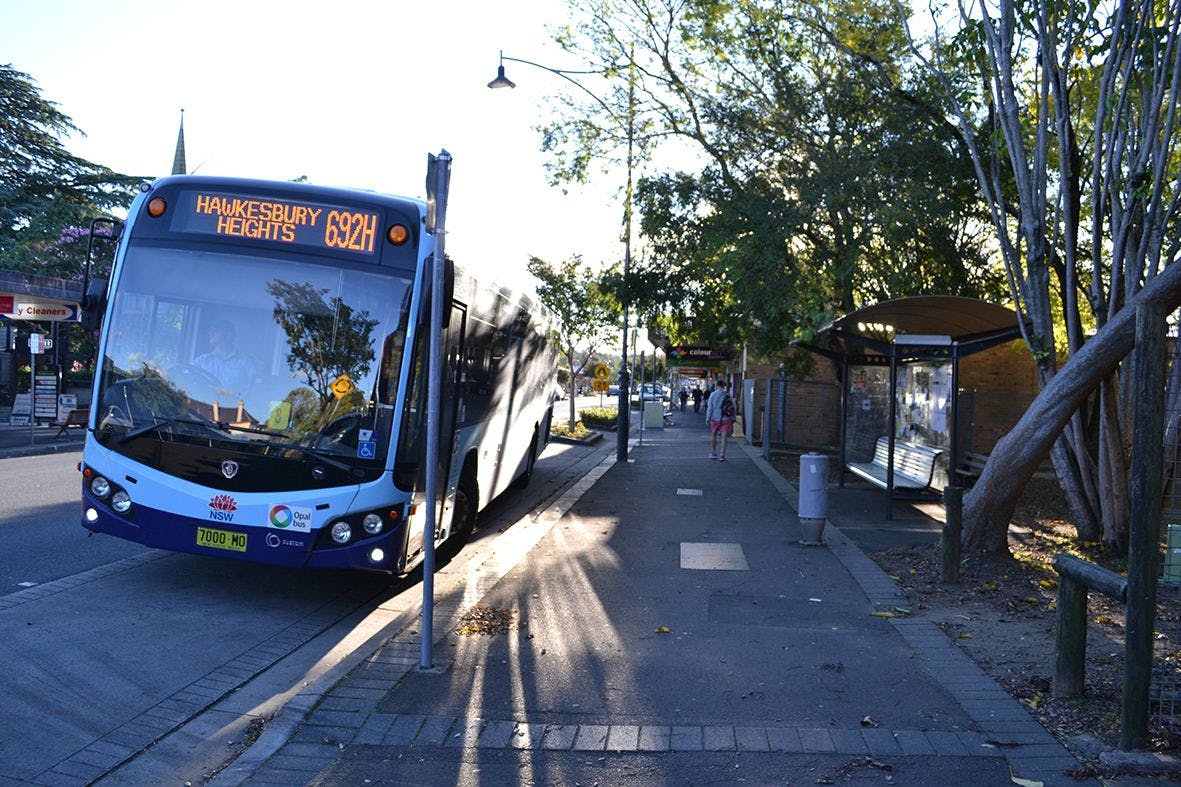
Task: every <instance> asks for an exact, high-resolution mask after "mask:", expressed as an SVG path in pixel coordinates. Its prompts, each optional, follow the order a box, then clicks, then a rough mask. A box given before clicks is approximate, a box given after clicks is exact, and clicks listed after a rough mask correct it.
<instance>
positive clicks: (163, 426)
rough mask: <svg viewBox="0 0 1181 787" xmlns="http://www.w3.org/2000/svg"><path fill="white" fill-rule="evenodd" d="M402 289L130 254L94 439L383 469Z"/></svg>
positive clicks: (366, 278) (239, 263)
mask: <svg viewBox="0 0 1181 787" xmlns="http://www.w3.org/2000/svg"><path fill="white" fill-rule="evenodd" d="M198 271H199V272H200V273H199V275H195V273H196V272H198ZM194 279H197V281H196V282H195V281H194ZM205 283H210V284H209V285H208V286H207V287H204V288H200V289H198V287H197V286H196V285H198V284H201V285H204V284H205ZM408 285H409V282H408V281H406V280H405V279H400V278H394V277H391V276H389V275H385V274H379V273H373V272H370V271H359V270H351V269H341V268H338V267H330V266H326V265H315V264H309V263H306V262H295V261H291V260H286V259H273V258H263V257H243V256H240V255H234V256H230V255H224V254H215V253H207V252H200V251H189V250H180V249H159V248H133V249H132V250H131V251H130V252H129V253H128V255H127V258H126V260H125V262H124V265H123V268H122V271H121V274H120V279H119V282H118V284H117V288H116V293H115V299H114V304H113V308H112V313H111V319H110V323H109V328H108V336H107V345H106V354H105V357H104V359H103V375H102V379H101V381H100V385H101V392H100V398H99V401H100V403H101V412H100V416H99V436H100V438H104V437H105V438H110V437H124V438H126V439H141V440H142V439H160V438H161V436H162V435H164V434H167V435H168V437H169V439H186V438H202V439H210V438H216V439H218V440H222V441H225V440H233V441H238V442H248V443H251V444H260V443H261V444H268V443H269V444H271V445H275V446H276V447H279V446H284V445H285V446H291V445H298V446H300V447H304V448H308V449H314V450H316V451H320V452H327V453H331V454H334V455H339V456H342V457H349V458H353V459H362V460H382V459H384V457H385V454H386V452H387V449H388V441H389V432H390V425H391V424H392V420H393V406H394V403H395V402H394V393H395V391H396V388H397V385H396V381H397V378H398V372H399V367H400V365H401V360H402V353H401V348H402V347H403V346H404V340H405V326H406V315H405V301H406V300H407V299H408V292H409V286H408ZM379 341H380V342H382V344H381V345H378V342H379ZM203 424H208V427H204V426H203ZM227 427H229V428H228V429H227ZM108 444H110V443H109V442H108Z"/></svg>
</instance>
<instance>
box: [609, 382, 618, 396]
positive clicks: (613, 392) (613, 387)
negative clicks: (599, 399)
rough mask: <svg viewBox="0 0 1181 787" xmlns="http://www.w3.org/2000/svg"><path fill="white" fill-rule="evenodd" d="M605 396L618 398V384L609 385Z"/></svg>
mask: <svg viewBox="0 0 1181 787" xmlns="http://www.w3.org/2000/svg"><path fill="white" fill-rule="evenodd" d="M607 395H608V396H614V397H615V398H617V399H618V398H619V383H611V385H610V386H608V387H607Z"/></svg>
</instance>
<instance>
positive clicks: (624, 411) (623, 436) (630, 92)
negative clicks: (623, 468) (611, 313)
mask: <svg viewBox="0 0 1181 787" xmlns="http://www.w3.org/2000/svg"><path fill="white" fill-rule="evenodd" d="M634 56H635V50H634V49H633V50H632V52H631V53H630V54H629V55H628V66H629V67H628V80H627V118H626V119H625V120H623V121H622V122H623V124H624V126H625V128H626V130H627V189H626V191H624V197H623V226H624V229H623V232H624V235H623V286H624V293H623V295H624V297H623V345H622V348H623V352H622V353H620V358H621V360H620V362H619V414H618V418H617V420H618V423H617V425H616V432H617V434H616V437H617V443H616V449H615V461H616V462H617V463H618V462H626V461H627V438H628V434H629V432H630V431H631V375H630V373H629V371H628V367H627V319H628V305H629V304H628V292H627V286H628V283H629V278H630V274H631V261H632V163H633V153H634V148H635V125H636V63H635V59H634ZM506 60H510V61H512V62H514V63H524V64H525V65H527V66H533V67H534V68H540V69H541V70H543V71H548V72H550V73H551V74H556V75H557V76H560V77H561V78H562V79H565V80H566V81H567V82H569V83H570V84H572V85H574V86H575V87H577V88H578V89H579V90H581V91H582V92H583V93H586V94H587V95H588V96H590V97H591V98H592V99H594V100H595V103H597V104H598V105H599V106H601V107H602V108H603V109H604V110H605V111H606V112H607V114H608V115H609V116H610V117H611V119H612V120H615V121H616V122H621V121H620V118H619V117H618V116H617V115H616V114H615V110H613V109H612V108H611V107H609V106H608V105H607V102H605V101H603V99H601V98H599V97H598V96H597V95H595V94H594V93H592V92H591V91H590V90H589V89H587V87H586V86H585V85H583V84H582V83H581V82H579V81H578V80H577V79H574V78H573V77H571V76H570V74H601V73H602V72H601V71H568V70H565V69H561V68H550V67H549V66H543V65H541V64H540V63H534V62H533V61H531V60H522V59H521V58H519V57H505V55H504V52H501V53H500V65H499V66H498V67H497V69H496V79H493V80H492V81H491V82H489V83H488V87H490V88H492V89H493V90H496V89H499V88H505V87H507V88H513V87H516V86H517V84H516V83H515V82H513V81H512V80H511V79H509V78H508V77H506V76H505V75H504V61H506Z"/></svg>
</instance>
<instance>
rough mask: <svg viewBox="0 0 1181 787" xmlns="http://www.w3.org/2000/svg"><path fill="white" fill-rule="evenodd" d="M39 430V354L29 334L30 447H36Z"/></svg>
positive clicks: (31, 335)
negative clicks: (35, 430)
mask: <svg viewBox="0 0 1181 787" xmlns="http://www.w3.org/2000/svg"><path fill="white" fill-rule="evenodd" d="M36 428H37V353H35V352H33V334H32V333H30V334H29V445H36V444H37V438H36V433H35V432H34V431H33V430H34V429H36Z"/></svg>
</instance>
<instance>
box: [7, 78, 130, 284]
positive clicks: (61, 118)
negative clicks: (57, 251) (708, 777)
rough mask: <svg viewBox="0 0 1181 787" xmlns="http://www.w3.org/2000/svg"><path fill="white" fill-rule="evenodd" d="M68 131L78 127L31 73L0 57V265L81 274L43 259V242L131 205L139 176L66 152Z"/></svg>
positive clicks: (73, 131) (48, 244) (32, 271)
mask: <svg viewBox="0 0 1181 787" xmlns="http://www.w3.org/2000/svg"><path fill="white" fill-rule="evenodd" d="M72 133H81V132H80V131H79V130H78V128H77V127H76V126H75V125H74V124H73V122H72V121H71V120H70V118H69V117H67V116H66V115H64V114H62V113H61V112H60V111H59V110H58V109H57V105H56V104H54V103H53V102H51V101H46V100H45V99H44V98H42V97H41V94H40V90H38V88H37V86H36V85H35V83H34V82H33V80H32V78H31V77H29V76H28V75H27V74H24V73H21V72H20V71H17V70H15V69H14V68H13V67H12V66H11V65H4V64H0V267H4V268H8V269H11V270H23V271H26V272H30V273H45V274H46V275H62V274H65V273H70V272H73V273H80V272H81V271H80V267H78V268H77V269H75V270H73V271H69V270H66V271H63V270H61V269H60V268H58V267H50V266H48V265H47V262H46V260H44V259H43V257H42V255H43V254H44V252H45V251H46V247H48V246H52V245H53V244H56V243H58V242H59V240H60V239H61V236H62V231H63V230H64V229H65V228H67V227H88V226H89V224H90V219H92V218H94V217H95V216H97V215H100V214H103V213H106V212H108V211H112V210H117V209H120V208H126V207H127V206H128V205H130V204H131V200H132V198H133V196H134V194H135V186H136V184H137V183H139V182H140V181H141V180H142V178H136V177H129V176H127V175H120V174H118V173H116V172H114V171H112V170H110V169H108V168H107V167H104V166H101V165H99V164H92V163H91V162H89V161H86V160H84V159H81V158H79V157H77V156H74V155H72V154H71V153H69V152H68V151H67V150H66V149H65V147H64V145H63V144H62V142H61V138H62V137H64V136H68V135H69V134H72ZM83 254H84V252H83ZM76 259H77V258H76V255H75V257H74V261H73V263H72V264H78V263H77V262H76ZM50 262H52V260H51V261H50Z"/></svg>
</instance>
